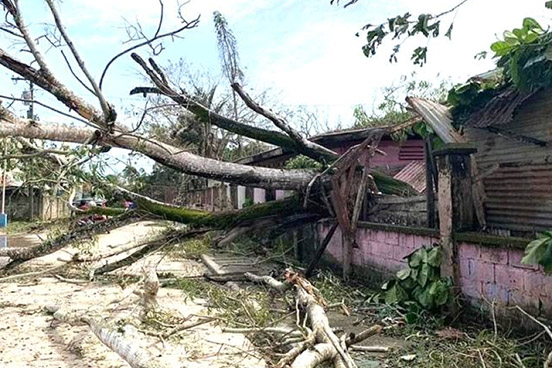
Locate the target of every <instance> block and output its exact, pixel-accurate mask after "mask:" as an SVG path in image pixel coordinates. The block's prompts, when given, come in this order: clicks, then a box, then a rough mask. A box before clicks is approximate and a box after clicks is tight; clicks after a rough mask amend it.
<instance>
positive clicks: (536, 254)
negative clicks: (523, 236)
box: [521, 230, 552, 272]
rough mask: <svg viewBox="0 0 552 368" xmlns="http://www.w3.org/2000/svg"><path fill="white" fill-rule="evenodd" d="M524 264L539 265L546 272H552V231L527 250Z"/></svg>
mask: <svg viewBox="0 0 552 368" xmlns="http://www.w3.org/2000/svg"><path fill="white" fill-rule="evenodd" d="M521 263H523V264H535V265H536V264H539V265H541V266H543V267H544V270H545V271H546V272H550V271H552V230H549V231H545V232H544V233H542V234H540V235H539V237H538V238H537V239H535V240H533V241H532V242H530V243H529V244H527V247H526V248H525V255H524V256H523V258H522V259H521Z"/></svg>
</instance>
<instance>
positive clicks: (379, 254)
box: [318, 222, 552, 317]
mask: <svg viewBox="0 0 552 368" xmlns="http://www.w3.org/2000/svg"><path fill="white" fill-rule="evenodd" d="M330 226H331V223H328V222H321V223H320V224H319V227H318V232H319V239H323V238H324V236H325V235H326V234H327V232H328V231H329V229H330ZM366 226H368V227H366ZM371 226H372V227H373V228H370V225H363V227H360V228H359V229H358V231H357V244H358V248H355V249H354V250H353V265H354V266H361V268H358V269H357V272H360V273H362V272H374V273H376V274H380V277H381V276H385V275H389V274H391V273H393V272H396V271H398V270H400V269H401V268H403V267H406V262H405V261H404V260H403V257H404V256H406V255H408V254H410V253H411V252H413V251H414V250H416V249H418V248H420V247H422V246H424V245H430V244H433V243H437V242H438V241H439V239H438V236H437V234H431V231H429V230H428V231H427V234H425V235H424V234H422V235H419V234H416V232H417V231H410V233H409V231H408V228H404V227H396V228H397V229H400V230H401V231H399V230H395V231H390V230H389V229H390V228H392V226H387V228H386V229H385V230H384V229H382V227H383V226H381V225H379V226H378V225H375V224H374V225H371ZM523 252H524V251H523V249H521V248H519V247H513V246H508V247H500V246H496V245H478V244H470V243H467V242H460V243H459V244H458V263H459V273H460V288H461V292H462V294H463V295H464V297H465V298H466V299H468V300H469V301H470V302H472V303H473V304H484V300H485V299H487V300H488V301H492V300H495V301H496V302H497V306H498V307H502V308H504V307H507V306H513V305H519V306H521V307H522V308H524V309H526V310H527V311H530V312H531V313H533V314H536V315H544V316H548V317H550V316H552V276H551V275H547V274H545V273H544V272H543V271H542V269H541V268H539V267H538V266H527V265H522V264H521V258H522V256H523ZM342 254H343V252H342V242H341V233H340V232H339V230H337V231H336V233H335V234H334V236H333V238H332V240H331V241H330V243H329V245H328V248H327V249H326V253H325V255H326V256H327V257H328V256H329V258H330V260H331V261H333V262H337V263H341V260H342Z"/></svg>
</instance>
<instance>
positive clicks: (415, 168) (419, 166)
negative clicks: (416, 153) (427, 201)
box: [394, 161, 426, 193]
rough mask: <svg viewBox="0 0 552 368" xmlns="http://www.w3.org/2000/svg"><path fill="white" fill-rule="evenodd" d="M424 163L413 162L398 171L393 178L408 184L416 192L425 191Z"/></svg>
mask: <svg viewBox="0 0 552 368" xmlns="http://www.w3.org/2000/svg"><path fill="white" fill-rule="evenodd" d="M425 173H426V170H425V161H413V162H411V163H409V164H408V165H406V166H405V167H404V168H403V169H402V170H401V171H399V172H398V173H397V174H396V175H395V176H394V178H395V179H397V180H401V181H404V182H405V183H408V184H410V185H411V186H412V187H413V188H414V189H416V191H418V192H419V193H423V192H425V190H426V174H425Z"/></svg>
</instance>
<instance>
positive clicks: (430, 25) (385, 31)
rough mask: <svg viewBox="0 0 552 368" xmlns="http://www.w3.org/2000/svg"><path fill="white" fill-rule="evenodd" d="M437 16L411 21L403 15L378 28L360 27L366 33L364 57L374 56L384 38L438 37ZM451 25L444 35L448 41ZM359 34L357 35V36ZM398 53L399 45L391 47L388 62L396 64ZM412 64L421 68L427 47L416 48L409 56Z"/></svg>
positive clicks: (420, 16) (368, 25)
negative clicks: (391, 50)
mask: <svg viewBox="0 0 552 368" xmlns="http://www.w3.org/2000/svg"><path fill="white" fill-rule="evenodd" d="M439 17H440V15H439V16H433V15H431V14H420V15H419V16H418V19H412V14H410V13H408V12H407V13H405V14H403V15H397V16H396V17H393V18H389V19H388V20H387V22H386V23H382V24H380V25H378V26H374V25H372V24H367V25H365V26H364V27H362V30H363V31H366V44H365V45H364V46H363V47H362V50H363V52H364V55H366V57H371V56H373V55H375V54H376V52H377V49H378V47H379V46H380V45H381V44H382V42H383V41H384V40H385V39H386V38H391V39H392V40H400V39H401V38H408V37H413V36H417V35H421V36H423V37H425V38H427V39H429V38H435V37H438V36H439V35H440V32H441V21H440V20H438V18H439ZM452 29H453V24H452V23H451V24H450V25H449V27H448V29H447V32H446V33H445V36H446V37H448V38H449V39H450V38H451V36H452ZM358 35H359V34H358V33H357V36H358ZM399 51H400V44H397V45H395V46H394V47H393V52H392V54H391V56H390V57H389V62H397V54H398V53H399ZM411 59H412V61H413V63H414V64H417V65H420V66H423V65H424V64H425V62H426V59H427V47H418V48H416V49H415V50H414V51H413V53H412V56H411Z"/></svg>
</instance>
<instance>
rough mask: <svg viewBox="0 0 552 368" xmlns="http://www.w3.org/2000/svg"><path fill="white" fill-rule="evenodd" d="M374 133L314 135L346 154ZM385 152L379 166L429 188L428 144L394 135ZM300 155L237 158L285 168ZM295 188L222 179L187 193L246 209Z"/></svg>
mask: <svg viewBox="0 0 552 368" xmlns="http://www.w3.org/2000/svg"><path fill="white" fill-rule="evenodd" d="M369 133H370V129H366V128H363V129H349V130H342V131H337V132H330V133H324V134H320V135H316V136H313V137H311V138H310V140H311V141H313V142H316V143H318V144H320V145H322V146H324V147H327V148H330V149H332V150H334V151H335V152H337V153H339V154H343V153H344V152H346V151H347V150H348V149H349V148H351V147H353V146H355V145H357V144H359V143H361V142H362V141H363V140H364V139H365V138H366V137H367V136H368V134H369ZM378 148H379V149H380V151H383V152H384V153H385V154H377V155H375V156H374V157H373V158H372V160H371V161H370V165H371V166H372V167H373V168H377V169H379V170H380V171H383V172H385V173H387V174H389V175H391V176H395V177H396V178H397V179H399V180H402V181H405V182H407V183H409V184H411V185H412V186H413V187H414V188H415V189H416V190H417V191H418V192H420V193H423V192H424V191H425V163H424V157H425V145H424V140H423V139H422V138H421V137H418V136H416V135H409V136H408V138H407V139H406V140H404V141H400V140H396V139H394V138H393V137H391V136H390V135H386V136H384V137H382V140H381V142H380V144H379V145H378ZM297 155H298V154H297V153H295V152H289V151H286V150H284V149H283V148H279V147H278V148H274V149H271V150H268V151H265V152H261V153H259V154H255V155H252V156H248V157H244V158H242V159H239V160H237V161H236V163H239V164H243V165H252V166H261V167H270V168H284V167H285V166H286V164H287V163H288V162H289V160H291V159H292V158H294V157H296V156H297ZM290 194H291V191H284V190H274V191H267V190H265V189H261V188H253V187H243V186H234V185H228V184H225V183H221V182H218V181H213V180H210V181H208V184H207V188H205V189H201V190H197V191H192V192H189V193H187V194H186V197H187V198H186V199H185V203H186V204H187V205H188V206H195V207H202V208H206V209H209V210H217V209H229V208H243V206H244V205H247V204H248V203H263V202H266V201H271V200H276V199H281V198H284V197H286V196H288V195H290Z"/></svg>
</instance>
